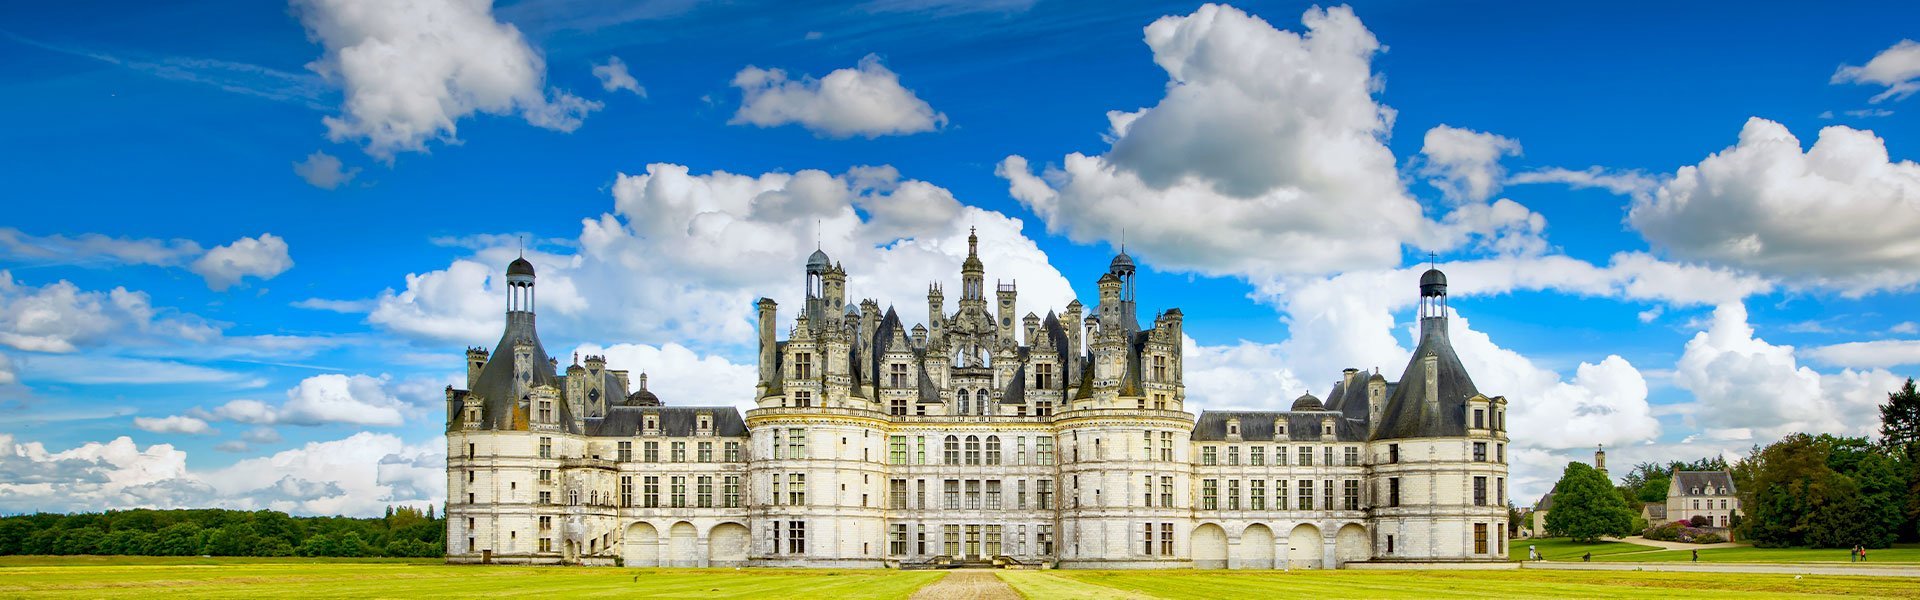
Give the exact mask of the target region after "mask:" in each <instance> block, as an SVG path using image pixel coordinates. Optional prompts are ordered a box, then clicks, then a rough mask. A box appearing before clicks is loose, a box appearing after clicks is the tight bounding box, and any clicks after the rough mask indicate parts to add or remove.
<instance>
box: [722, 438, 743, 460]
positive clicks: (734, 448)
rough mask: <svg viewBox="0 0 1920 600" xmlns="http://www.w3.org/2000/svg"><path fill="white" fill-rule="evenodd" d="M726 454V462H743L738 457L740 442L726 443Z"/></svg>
mask: <svg viewBox="0 0 1920 600" xmlns="http://www.w3.org/2000/svg"><path fill="white" fill-rule="evenodd" d="M726 453H727V462H740V461H742V460H745V459H743V458H741V456H740V442H727V445H726Z"/></svg>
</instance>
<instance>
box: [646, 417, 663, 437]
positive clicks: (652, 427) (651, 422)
mask: <svg viewBox="0 0 1920 600" xmlns="http://www.w3.org/2000/svg"><path fill="white" fill-rule="evenodd" d="M646 430H647V433H658V432H659V431H660V417H659V416H658V415H647V420H646Z"/></svg>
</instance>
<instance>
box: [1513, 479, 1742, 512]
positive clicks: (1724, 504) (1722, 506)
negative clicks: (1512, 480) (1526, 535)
mask: <svg viewBox="0 0 1920 600" xmlns="http://www.w3.org/2000/svg"><path fill="white" fill-rule="evenodd" d="M1493 503H1494V504H1495V505H1498V506H1506V505H1507V478H1505V477H1495V478H1493ZM1726 507H1727V501H1725V500H1721V501H1720V508H1726Z"/></svg>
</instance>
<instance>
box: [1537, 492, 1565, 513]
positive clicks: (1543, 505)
mask: <svg viewBox="0 0 1920 600" xmlns="http://www.w3.org/2000/svg"><path fill="white" fill-rule="evenodd" d="M1554 489H1559V488H1558V487H1555V488H1554ZM1533 510H1534V511H1535V512H1539V511H1546V510H1553V492H1547V494H1546V495H1545V496H1541V497H1540V501H1539V502H1535V503H1533Z"/></svg>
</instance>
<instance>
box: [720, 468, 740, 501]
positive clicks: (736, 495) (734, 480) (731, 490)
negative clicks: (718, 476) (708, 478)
mask: <svg viewBox="0 0 1920 600" xmlns="http://www.w3.org/2000/svg"><path fill="white" fill-rule="evenodd" d="M721 481H722V482H723V483H722V486H723V487H722V488H721V491H722V494H723V497H722V502H723V503H724V504H723V506H725V507H727V508H740V476H739V475H728V476H726V478H724V479H722V480H721Z"/></svg>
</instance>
